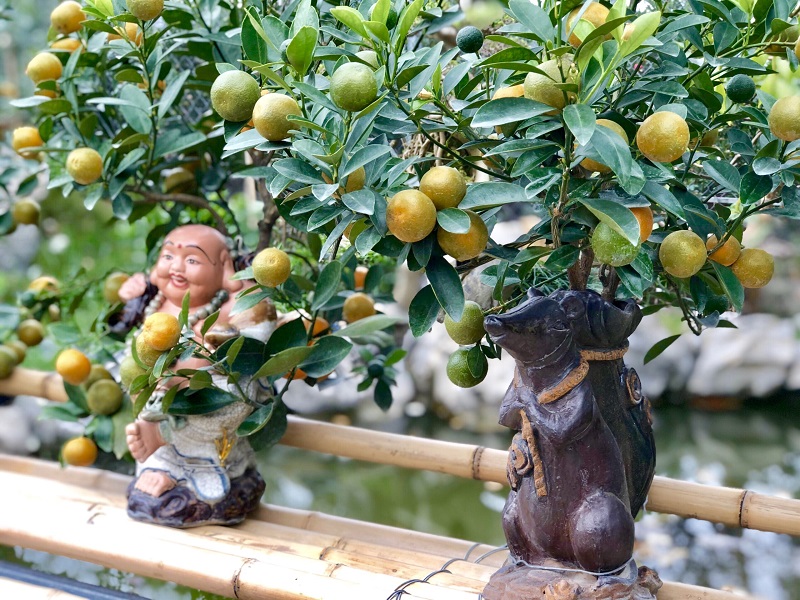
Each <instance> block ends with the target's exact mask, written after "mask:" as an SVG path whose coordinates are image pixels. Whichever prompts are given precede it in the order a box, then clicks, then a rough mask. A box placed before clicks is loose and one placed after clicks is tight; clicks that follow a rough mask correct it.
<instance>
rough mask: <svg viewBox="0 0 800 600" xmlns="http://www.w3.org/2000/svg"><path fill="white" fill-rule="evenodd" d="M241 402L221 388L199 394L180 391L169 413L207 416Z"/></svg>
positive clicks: (201, 391) (203, 390)
mask: <svg viewBox="0 0 800 600" xmlns="http://www.w3.org/2000/svg"><path fill="white" fill-rule="evenodd" d="M234 402H239V399H238V398H237V397H236V396H234V395H233V394H231V393H230V392H225V391H223V390H221V389H219V388H213V387H210V388H205V389H202V390H199V391H197V392H192V391H190V390H187V389H182V390H180V391H179V392H178V393H177V394H176V395H175V400H173V401H172V406H170V407H169V411H168V413H169V414H171V415H207V414H209V413H212V412H215V411H218V410H219V409H221V408H225V407H226V406H228V405H230V404H233V403H234Z"/></svg>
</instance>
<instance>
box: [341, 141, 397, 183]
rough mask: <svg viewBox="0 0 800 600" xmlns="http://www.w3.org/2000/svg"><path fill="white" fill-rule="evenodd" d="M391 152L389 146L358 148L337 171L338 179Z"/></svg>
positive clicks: (375, 145)
mask: <svg viewBox="0 0 800 600" xmlns="http://www.w3.org/2000/svg"><path fill="white" fill-rule="evenodd" d="M391 151H392V149H391V148H390V147H389V146H384V145H383V144H371V145H369V146H365V147H363V148H359V149H358V150H357V151H356V152H355V153H354V154H353V156H351V157H350V160H348V161H347V162H346V163H345V164H344V165H343V166H342V169H341V170H340V171H339V177H340V178H342V177H347V176H348V175H350V173H352V172H353V171H355V170H356V169H358V168H359V167H363V166H364V165H366V164H368V163H371V162H372V161H374V160H377V159H379V158H380V157H381V156H384V155H386V154H389V153H390V152H391Z"/></svg>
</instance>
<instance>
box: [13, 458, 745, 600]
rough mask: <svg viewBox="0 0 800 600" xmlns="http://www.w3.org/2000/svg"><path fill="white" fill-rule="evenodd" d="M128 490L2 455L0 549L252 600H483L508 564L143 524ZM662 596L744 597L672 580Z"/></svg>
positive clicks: (440, 547)
mask: <svg viewBox="0 0 800 600" xmlns="http://www.w3.org/2000/svg"><path fill="white" fill-rule="evenodd" d="M129 481H130V479H129V478H128V477H125V476H122V475H117V474H113V473H109V472H107V471H101V470H98V469H91V468H88V469H83V468H75V467H70V468H67V469H62V468H60V467H59V465H57V464H55V463H52V462H46V461H41V460H36V459H30V458H20V457H12V456H7V455H0V489H3V490H14V493H13V494H10V495H8V496H6V498H4V502H3V504H4V506H3V508H4V510H3V511H1V512H0V543H2V544H5V545H18V546H24V547H26V548H32V549H35V550H41V551H44V552H50V553H52V554H58V555H62V556H68V557H70V558H76V559H80V560H84V561H88V562H92V563H95V564H99V565H102V566H104V567H107V568H115V569H120V570H123V571H129V572H133V573H137V574H139V575H144V576H146V577H153V578H156V579H162V580H166V581H173V582H176V583H179V584H183V585H187V586H190V587H194V588H197V589H200V590H203V591H206V592H211V593H215V594H219V595H222V596H228V597H232V598H239V599H243V600H244V599H254V600H255V599H264V598H269V599H270V600H300V599H310V598H314V599H324V600H360V599H364V600H366V599H370V600H383V599H388V598H390V597H392V595H393V594H394V592H395V590H396V589H397V588H399V587H403V586H405V587H404V589H405V592H406V593H405V594H404V595H403V598H404V599H408V600H479V598H480V592H481V590H482V589H483V587H484V586H485V585H486V582H487V581H488V580H489V577H490V576H491V575H492V573H494V571H495V570H497V568H498V567H499V566H500V565H501V564H502V562H503V561H504V560H505V558H506V554H505V552H501V553H497V554H493V555H490V556H488V557H486V558H485V559H484V560H481V561H480V563H476V559H478V558H480V557H481V556H483V555H484V554H486V553H487V552H489V551H491V550H494V548H492V547H490V546H485V545H476V544H473V543H471V542H467V541H463V540H456V539H452V538H446V537H440V536H434V535H430V534H425V533H419V532H414V531H408V530H403V529H398V528H394V527H388V526H384V525H376V524H372V523H364V522H360V521H354V520H351V519H345V518H340V517H334V516H329V515H325V514H322V513H316V512H308V511H302V510H294V509H287V508H282V507H278V506H271V505H262V506H261V507H260V508H259V509H258V510H257V511H256V512H255V513H254V514H253V515H252V516H251V517H250V518H249V519H248V520H247V521H245V522H244V523H243V524H241V525H238V526H235V527H219V526H206V527H198V528H195V529H187V530H176V529H169V528H166V527H158V526H154V525H148V524H144V523H138V522H135V521H132V520H130V519H129V518H128V516H127V514H126V512H125V495H124V492H125V488H126V487H127V485H128V483H129ZM465 557H467V558H468V559H467V560H457V561H454V562H452V563H451V564H449V565H448V566H447V571H449V572H441V573H438V574H436V575H433V576H430V575H431V574H432V573H434V572H436V571H439V570H440V569H441V568H442V567H443V566H444V565H445V564H446V563H448V562H449V561H451V559H454V558H465ZM429 576H430V577H429ZM425 578H428V580H427V581H422V580H424V579H425ZM411 580H417V582H416V583H411V584H408V582H409V581H411ZM3 597H5V596H3ZM12 597H13V596H12ZM658 597H659V600H735V599H739V600H741V598H742V596H738V595H734V594H732V593H728V592H722V591H716V590H711V589H707V588H701V587H697V586H689V585H684V584H678V583H670V582H666V583H665V584H664V587H663V588H662V590H661V592H660V593H659V595H658Z"/></svg>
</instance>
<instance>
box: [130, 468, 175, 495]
mask: <svg viewBox="0 0 800 600" xmlns="http://www.w3.org/2000/svg"><path fill="white" fill-rule="evenodd" d="M176 485H177V484H176V483H175V480H174V479H173V478H172V477H170V476H169V475H167V474H166V473H165V472H164V471H152V470H149V469H148V470H147V471H143V472H142V474H141V475H139V479H137V480H136V485H135V486H134V487H135V488H136V489H137V490H139V491H140V492H144V493H145V494H150V495H151V496H153V497H155V498H158V497H159V496H161V494H163V493H164V492H168V491H169V490H171V489H172V488H174V487H175V486H176Z"/></svg>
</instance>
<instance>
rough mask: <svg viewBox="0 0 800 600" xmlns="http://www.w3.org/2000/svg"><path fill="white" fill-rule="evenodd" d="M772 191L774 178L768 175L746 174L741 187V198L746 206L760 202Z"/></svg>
mask: <svg viewBox="0 0 800 600" xmlns="http://www.w3.org/2000/svg"><path fill="white" fill-rule="evenodd" d="M770 191H772V178H771V177H769V176H768V175H756V174H755V173H746V174H745V176H744V177H742V183H741V185H740V186H739V197H740V198H741V200H742V203H744V204H753V203H754V202H758V201H759V200H761V199H762V198H763V197H764V196H766V195H767V194H769V193H770Z"/></svg>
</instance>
